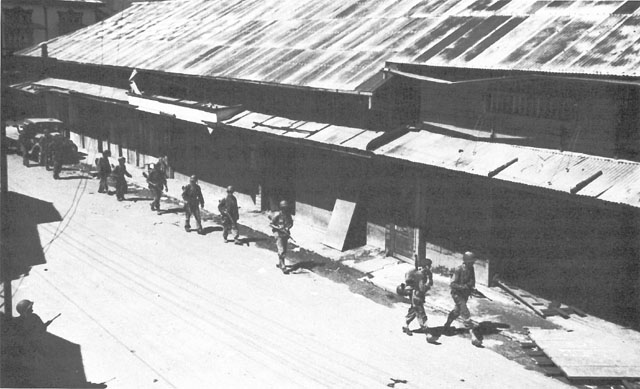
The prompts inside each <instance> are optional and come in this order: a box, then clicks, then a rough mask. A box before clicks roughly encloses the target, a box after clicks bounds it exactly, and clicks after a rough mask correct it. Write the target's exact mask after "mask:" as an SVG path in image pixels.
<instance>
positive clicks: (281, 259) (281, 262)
mask: <svg viewBox="0 0 640 389" xmlns="http://www.w3.org/2000/svg"><path fill="white" fill-rule="evenodd" d="M278 267H279V268H280V270H282V272H283V273H284V274H289V273H288V272H287V266H286V265H285V264H284V256H283V255H279V256H278Z"/></svg>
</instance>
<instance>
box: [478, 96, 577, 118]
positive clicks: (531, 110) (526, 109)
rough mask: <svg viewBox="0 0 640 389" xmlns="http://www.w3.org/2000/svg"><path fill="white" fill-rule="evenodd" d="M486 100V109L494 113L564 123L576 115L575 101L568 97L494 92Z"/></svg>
mask: <svg viewBox="0 0 640 389" xmlns="http://www.w3.org/2000/svg"><path fill="white" fill-rule="evenodd" d="M486 98H487V100H486V101H485V107H486V108H487V111H488V112H492V113H501V114H507V115H519V116H528V117H536V118H542V119H551V120H563V121H566V120H572V119H573V118H574V117H575V115H576V110H575V102H574V100H573V99H571V98H566V97H551V96H537V95H532V94H525V93H514V92H495V91H493V92H490V93H489V94H488V95H487V97H486Z"/></svg>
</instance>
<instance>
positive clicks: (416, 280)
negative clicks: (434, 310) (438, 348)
mask: <svg viewBox="0 0 640 389" xmlns="http://www.w3.org/2000/svg"><path fill="white" fill-rule="evenodd" d="M402 285H406V288H402V289H403V292H404V295H408V297H409V299H410V301H411V306H410V307H409V311H408V312H407V315H406V316H405V321H406V325H405V326H404V327H402V332H404V333H405V334H407V335H409V336H411V335H413V331H411V330H410V329H409V324H411V322H412V321H413V320H414V319H418V324H419V325H420V330H422V331H423V332H426V331H427V314H426V312H425V310H424V303H425V296H426V294H427V292H428V291H429V289H431V287H432V286H433V273H431V260H430V259H426V266H425V267H416V268H415V269H411V270H409V271H408V272H407V273H406V274H405V283H404V284H401V286H402ZM427 340H428V341H429V342H430V343H433V340H434V338H432V337H427Z"/></svg>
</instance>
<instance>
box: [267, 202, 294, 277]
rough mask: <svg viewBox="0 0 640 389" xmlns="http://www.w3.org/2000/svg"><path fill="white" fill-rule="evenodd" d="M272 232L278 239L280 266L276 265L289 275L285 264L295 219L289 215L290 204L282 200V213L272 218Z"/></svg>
mask: <svg viewBox="0 0 640 389" xmlns="http://www.w3.org/2000/svg"><path fill="white" fill-rule="evenodd" d="M270 219H271V224H269V226H270V227H271V231H272V232H273V234H274V237H275V238H276V246H277V248H278V265H276V266H277V267H278V268H280V270H282V272H283V273H284V274H289V273H288V271H287V266H286V264H285V261H284V259H285V256H286V254H287V242H288V241H289V239H291V240H293V239H292V238H291V232H290V231H291V227H293V218H292V217H291V214H290V213H289V204H288V203H287V202H286V201H285V200H282V201H281V202H280V212H278V213H277V214H276V215H275V216H274V217H270Z"/></svg>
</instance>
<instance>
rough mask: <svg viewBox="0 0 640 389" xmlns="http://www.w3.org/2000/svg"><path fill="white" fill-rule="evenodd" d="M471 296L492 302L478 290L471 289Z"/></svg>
mask: <svg viewBox="0 0 640 389" xmlns="http://www.w3.org/2000/svg"><path fill="white" fill-rule="evenodd" d="M471 296H473V297H477V298H482V299H487V300H489V301H493V300H491V299H490V298H489V297H487V296H486V295H485V294H484V293H482V292H481V291H479V290H478V289H473V290H472V291H471Z"/></svg>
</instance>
